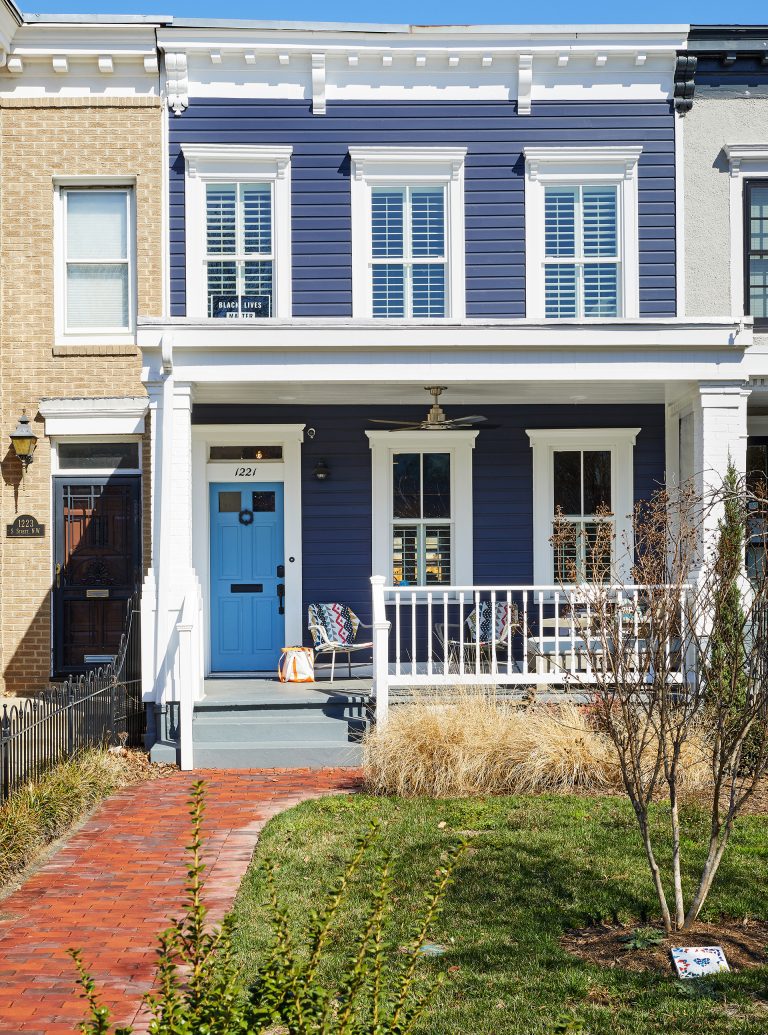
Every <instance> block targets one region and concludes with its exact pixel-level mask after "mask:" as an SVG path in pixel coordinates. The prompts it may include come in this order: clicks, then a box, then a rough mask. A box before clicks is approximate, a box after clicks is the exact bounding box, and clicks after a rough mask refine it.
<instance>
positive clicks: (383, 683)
mask: <svg viewBox="0 0 768 1035" xmlns="http://www.w3.org/2000/svg"><path fill="white" fill-rule="evenodd" d="M384 582H385V579H384V576H383V575H372V576H371V594H372V598H373V696H374V698H375V700H376V725H377V726H381V727H382V728H383V727H384V726H386V724H387V719H388V718H389V628H390V622H389V621H388V620H387V609H386V607H385V605H384Z"/></svg>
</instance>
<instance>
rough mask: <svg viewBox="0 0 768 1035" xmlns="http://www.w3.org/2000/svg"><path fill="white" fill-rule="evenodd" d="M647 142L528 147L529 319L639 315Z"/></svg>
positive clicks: (527, 261) (527, 302)
mask: <svg viewBox="0 0 768 1035" xmlns="http://www.w3.org/2000/svg"><path fill="white" fill-rule="evenodd" d="M641 152H642V148H641V147H637V146H635V147H632V146H613V145H596V146H586V147H526V148H525V170H526V179H525V227H526V231H525V276H526V282H525V298H526V316H528V317H534V318H537V317H538V318H544V319H555V320H558V319H559V320H582V319H585V320H597V319H606V318H610V317H617V316H624V317H631V318H635V317H637V316H639V308H640V301H639V298H640V287H639V249H638V238H639V230H638V210H637V202H638V182H637V181H638V162H639V159H640V154H641Z"/></svg>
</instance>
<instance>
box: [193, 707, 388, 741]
mask: <svg viewBox="0 0 768 1035" xmlns="http://www.w3.org/2000/svg"><path fill="white" fill-rule="evenodd" d="M367 725H368V724H367V722H366V720H365V718H364V717H363V716H360V717H355V718H342V717H341V716H327V715H323V714H322V713H320V714H318V715H307V714H306V713H294V714H292V715H290V714H289V715H287V716H278V717H272V716H265V717H262V716H254V715H245V716H240V715H231V714H230V715H217V716H205V717H200V716H198V715H196V716H195V718H194V721H193V723H192V739H193V741H194V743H195V744H212V743H222V742H223V743H227V742H231V743H234V744H269V743H271V742H273V741H275V740H279V741H284V742H290V743H294V744H295V743H300V742H304V743H311V744H344V743H347V742H348V741H349V740H350V738H351V739H359V737H360V736H361V735H362V734H363V733H364V732H365V730H366V728H367Z"/></svg>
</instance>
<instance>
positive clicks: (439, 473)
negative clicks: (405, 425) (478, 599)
mask: <svg viewBox="0 0 768 1035" xmlns="http://www.w3.org/2000/svg"><path fill="white" fill-rule="evenodd" d="M476 435H477V432H476V431H454V432H450V431H448V432H442V431H436V432H418V431H417V432H401V433H398V434H397V435H392V434H391V433H390V432H387V431H384V432H375V431H371V432H368V437H369V439H370V444H371V459H372V476H373V477H372V483H373V574H374V575H383V576H384V577H385V578H386V579H387V582H388V583H390V584H392V585H395V586H431V585H439V586H447V585H457V584H461V585H471V583H472V555H473V542H472V449H473V447H474V442H475V437H476Z"/></svg>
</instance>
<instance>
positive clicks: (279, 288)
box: [181, 144, 293, 319]
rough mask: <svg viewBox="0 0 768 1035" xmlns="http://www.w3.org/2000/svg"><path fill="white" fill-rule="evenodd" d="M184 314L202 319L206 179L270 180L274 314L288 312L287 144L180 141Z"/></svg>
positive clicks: (204, 307) (204, 311)
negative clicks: (183, 242) (182, 198)
mask: <svg viewBox="0 0 768 1035" xmlns="http://www.w3.org/2000/svg"><path fill="white" fill-rule="evenodd" d="M181 150H182V153H183V155H184V164H185V178H184V227H185V245H186V264H187V278H186V284H187V316H193V317H198V318H202V319H205V318H207V316H208V307H207V304H206V300H207V298H208V286H207V284H206V280H205V256H206V246H205V240H206V223H205V188H206V185H207V184H209V183H236V184H240V183H270V184H271V185H272V206H273V211H272V254H273V256H274V258H273V260H272V261H273V268H272V283H273V288H272V290H273V303H272V304H273V309H272V316H273V317H281V318H286V317H290V315H291V296H292V279H293V273H292V262H291V155H292V154H293V148H292V147H290V146H285V147H284V146H277V145H260V144H182V145H181Z"/></svg>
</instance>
